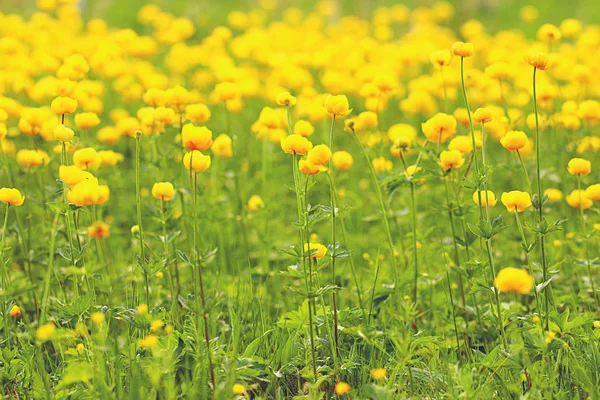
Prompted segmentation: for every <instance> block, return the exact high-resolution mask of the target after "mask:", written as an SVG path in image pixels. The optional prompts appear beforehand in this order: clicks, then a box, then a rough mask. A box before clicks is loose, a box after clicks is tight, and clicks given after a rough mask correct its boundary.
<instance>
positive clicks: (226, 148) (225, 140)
mask: <svg viewBox="0 0 600 400" xmlns="http://www.w3.org/2000/svg"><path fill="white" fill-rule="evenodd" d="M232 146H233V142H232V140H231V138H230V137H229V135H226V134H224V133H221V134H220V135H219V136H217V138H216V139H215V141H214V142H213V144H212V146H211V147H210V149H211V150H212V152H213V154H214V155H215V156H216V157H221V158H231V157H233V147H232Z"/></svg>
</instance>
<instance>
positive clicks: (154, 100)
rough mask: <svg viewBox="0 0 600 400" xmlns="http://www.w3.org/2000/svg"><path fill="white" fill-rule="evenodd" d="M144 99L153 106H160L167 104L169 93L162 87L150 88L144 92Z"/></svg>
mask: <svg viewBox="0 0 600 400" xmlns="http://www.w3.org/2000/svg"><path fill="white" fill-rule="evenodd" d="M142 99H143V100H144V103H146V104H148V105H150V106H152V107H159V106H163V105H165V102H166V101H167V95H166V93H165V91H164V90H162V89H158V88H150V89H148V90H147V91H146V93H144V96H143V97H142Z"/></svg>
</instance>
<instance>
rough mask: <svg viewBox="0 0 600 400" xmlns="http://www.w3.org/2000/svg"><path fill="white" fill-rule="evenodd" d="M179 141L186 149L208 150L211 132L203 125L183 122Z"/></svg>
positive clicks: (211, 142)
mask: <svg viewBox="0 0 600 400" xmlns="http://www.w3.org/2000/svg"><path fill="white" fill-rule="evenodd" d="M181 142H182V143H183V145H184V146H185V147H186V148H187V149H188V150H199V151H204V150H208V149H209V148H210V146H211V145H212V144H213V140H212V132H211V131H210V129H208V128H207V127H205V126H194V125H192V124H185V125H184V126H183V129H182V130H181Z"/></svg>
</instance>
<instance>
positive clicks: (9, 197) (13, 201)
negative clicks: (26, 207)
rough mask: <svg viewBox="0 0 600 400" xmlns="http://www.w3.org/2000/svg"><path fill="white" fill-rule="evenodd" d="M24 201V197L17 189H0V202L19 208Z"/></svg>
mask: <svg viewBox="0 0 600 400" xmlns="http://www.w3.org/2000/svg"><path fill="white" fill-rule="evenodd" d="M24 201H25V197H24V196H23V195H22V194H21V192H20V191H19V190H18V189H14V188H7V187H3V188H1V189H0V202H2V203H4V204H10V205H13V206H20V205H22V204H23V202H24Z"/></svg>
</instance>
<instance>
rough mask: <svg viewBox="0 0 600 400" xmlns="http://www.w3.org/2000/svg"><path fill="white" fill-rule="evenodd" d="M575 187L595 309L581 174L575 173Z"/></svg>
mask: <svg viewBox="0 0 600 400" xmlns="http://www.w3.org/2000/svg"><path fill="white" fill-rule="evenodd" d="M577 189H578V193H579V215H580V217H581V227H582V229H583V246H584V251H585V253H584V254H585V263H586V265H587V270H588V275H589V277H590V285H591V286H592V295H593V296H594V301H595V302H596V309H599V308H600V303H599V302H598V296H597V294H596V284H595V283H594V276H593V275H592V263H591V261H590V253H589V250H588V236H587V227H586V223H585V215H584V212H583V207H582V206H583V194H582V191H581V175H579V174H578V175H577Z"/></svg>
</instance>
